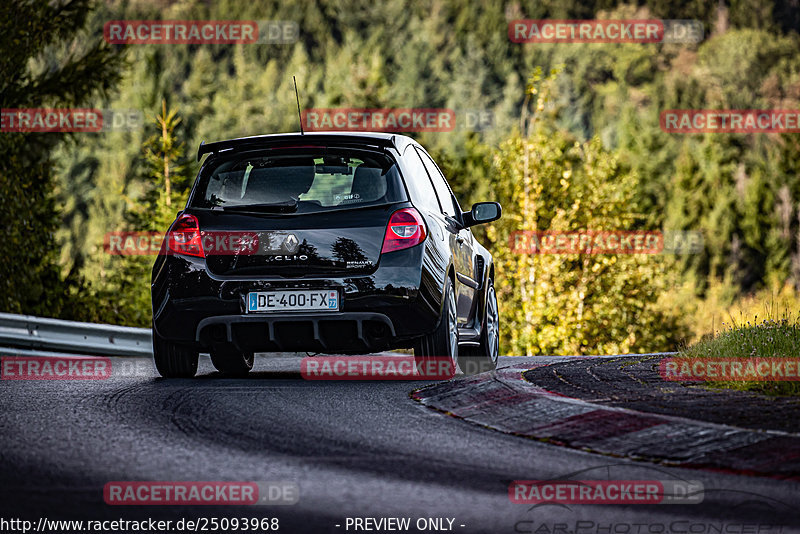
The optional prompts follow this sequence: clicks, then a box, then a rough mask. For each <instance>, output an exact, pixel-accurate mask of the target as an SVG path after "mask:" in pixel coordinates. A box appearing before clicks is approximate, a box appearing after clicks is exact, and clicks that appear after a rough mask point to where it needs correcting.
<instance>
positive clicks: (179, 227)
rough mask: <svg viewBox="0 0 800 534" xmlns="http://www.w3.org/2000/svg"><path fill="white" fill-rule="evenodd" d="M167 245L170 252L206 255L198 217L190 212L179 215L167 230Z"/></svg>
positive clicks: (201, 256) (200, 256)
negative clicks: (189, 213)
mask: <svg viewBox="0 0 800 534" xmlns="http://www.w3.org/2000/svg"><path fill="white" fill-rule="evenodd" d="M167 247H168V248H169V251H170V253H174V254H180V255H183V256H196V257H198V258H203V257H205V253H204V252H203V242H202V238H201V236H200V223H199V222H197V217H195V216H194V215H188V214H184V215H181V216H180V217H178V219H177V220H176V221H175V222H174V223H172V227H170V229H169V231H168V232H167Z"/></svg>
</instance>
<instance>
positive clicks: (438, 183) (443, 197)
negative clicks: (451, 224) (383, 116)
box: [417, 149, 459, 219]
mask: <svg viewBox="0 0 800 534" xmlns="http://www.w3.org/2000/svg"><path fill="white" fill-rule="evenodd" d="M417 152H419V156H420V158H422V163H423V165H425V168H426V169H427V170H428V174H429V175H430V177H431V181H433V187H434V188H435V189H436V195H437V196H438V197H439V203H440V204H441V205H442V211H443V212H444V213H445V215H449V216H450V217H452V218H454V219H458V215H459V214H457V213H456V207H455V205H454V201H453V193H452V192H451V191H450V186H448V185H447V181H446V180H445V179H444V176H442V172H441V171H440V170H439V167H437V166H436V164H435V163H434V162H433V160H432V159H431V157H430V156H429V155H428V154H427V153H426V152H425V151H424V150H419V149H417Z"/></svg>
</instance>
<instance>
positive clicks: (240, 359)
mask: <svg viewBox="0 0 800 534" xmlns="http://www.w3.org/2000/svg"><path fill="white" fill-rule="evenodd" d="M254 361H255V354H253V353H252V352H241V351H239V350H237V349H236V347H234V346H223V347H215V349H214V350H212V351H211V363H213V364H214V367H215V368H216V369H217V371H219V372H220V373H222V374H223V375H226V376H246V375H247V373H249V372H250V370H251V369H252V368H253V362H254Z"/></svg>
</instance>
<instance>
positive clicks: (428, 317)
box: [152, 247, 441, 354]
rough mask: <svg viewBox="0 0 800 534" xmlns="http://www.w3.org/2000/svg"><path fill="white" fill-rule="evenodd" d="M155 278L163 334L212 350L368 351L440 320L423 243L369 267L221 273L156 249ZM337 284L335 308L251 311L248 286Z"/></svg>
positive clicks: (156, 324) (401, 341)
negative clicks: (292, 273)
mask: <svg viewBox="0 0 800 534" xmlns="http://www.w3.org/2000/svg"><path fill="white" fill-rule="evenodd" d="M159 260H161V261H157V262H156V265H155V266H154V270H153V284H152V303H153V328H154V329H155V331H156V333H157V334H158V335H159V336H161V337H162V338H165V339H168V340H170V341H173V342H177V343H182V344H189V345H194V346H196V347H197V348H199V349H200V350H212V349H213V347H214V345H215V344H218V343H233V344H234V345H235V346H236V347H237V348H239V350H242V351H253V352H272V351H298V352H299V351H309V352H323V353H331V352H336V353H362V354H363V353H365V352H376V351H380V350H386V349H391V348H401V347H410V346H411V343H412V342H413V340H414V339H415V338H417V337H419V336H421V335H424V334H427V333H429V332H431V331H432V330H433V329H434V328H435V327H436V325H437V324H438V321H439V316H440V310H441V294H440V293H437V291H440V290H439V288H440V287H441V281H439V280H438V275H434V274H431V273H430V272H429V271H428V270H427V269H426V268H425V267H424V266H423V265H422V263H423V262H422V247H414V248H412V249H408V250H405V251H398V252H393V253H389V254H385V255H383V256H382V257H381V261H380V264H379V266H378V268H377V269H376V270H375V271H374V272H373V273H372V274H369V275H361V276H352V277H335V278H316V277H315V278H305V277H298V278H281V277H269V278H266V277H264V278H258V279H255V278H254V279H248V280H242V279H224V278H220V277H218V276H213V275H209V273H208V272H207V270H206V268H205V267H206V266H205V262H204V260H203V259H202V258H189V257H183V256H166V257H160V258H159ZM280 289H326V290H333V289H335V290H337V291H338V292H339V298H340V309H339V311H337V312H307V313H302V312H287V313H280V314H276V313H248V312H247V310H246V305H245V304H246V297H247V294H248V293H249V292H250V291H270V290H280Z"/></svg>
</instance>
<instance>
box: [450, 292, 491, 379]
mask: <svg viewBox="0 0 800 534" xmlns="http://www.w3.org/2000/svg"><path fill="white" fill-rule="evenodd" d="M483 315H484V316H483V324H482V325H481V337H480V342H479V344H478V346H477V347H465V348H463V349H462V351H461V354H459V356H458V366H459V367H460V368H461V371H462V372H463V373H464V374H465V375H476V374H478V373H485V372H486V371H494V370H495V369H497V361H498V359H499V357H500V313H499V310H498V307H497V295H496V294H495V292H494V283H493V282H492V280H489V285H488V286H487V288H486V312H485V313H484V314H483Z"/></svg>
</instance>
